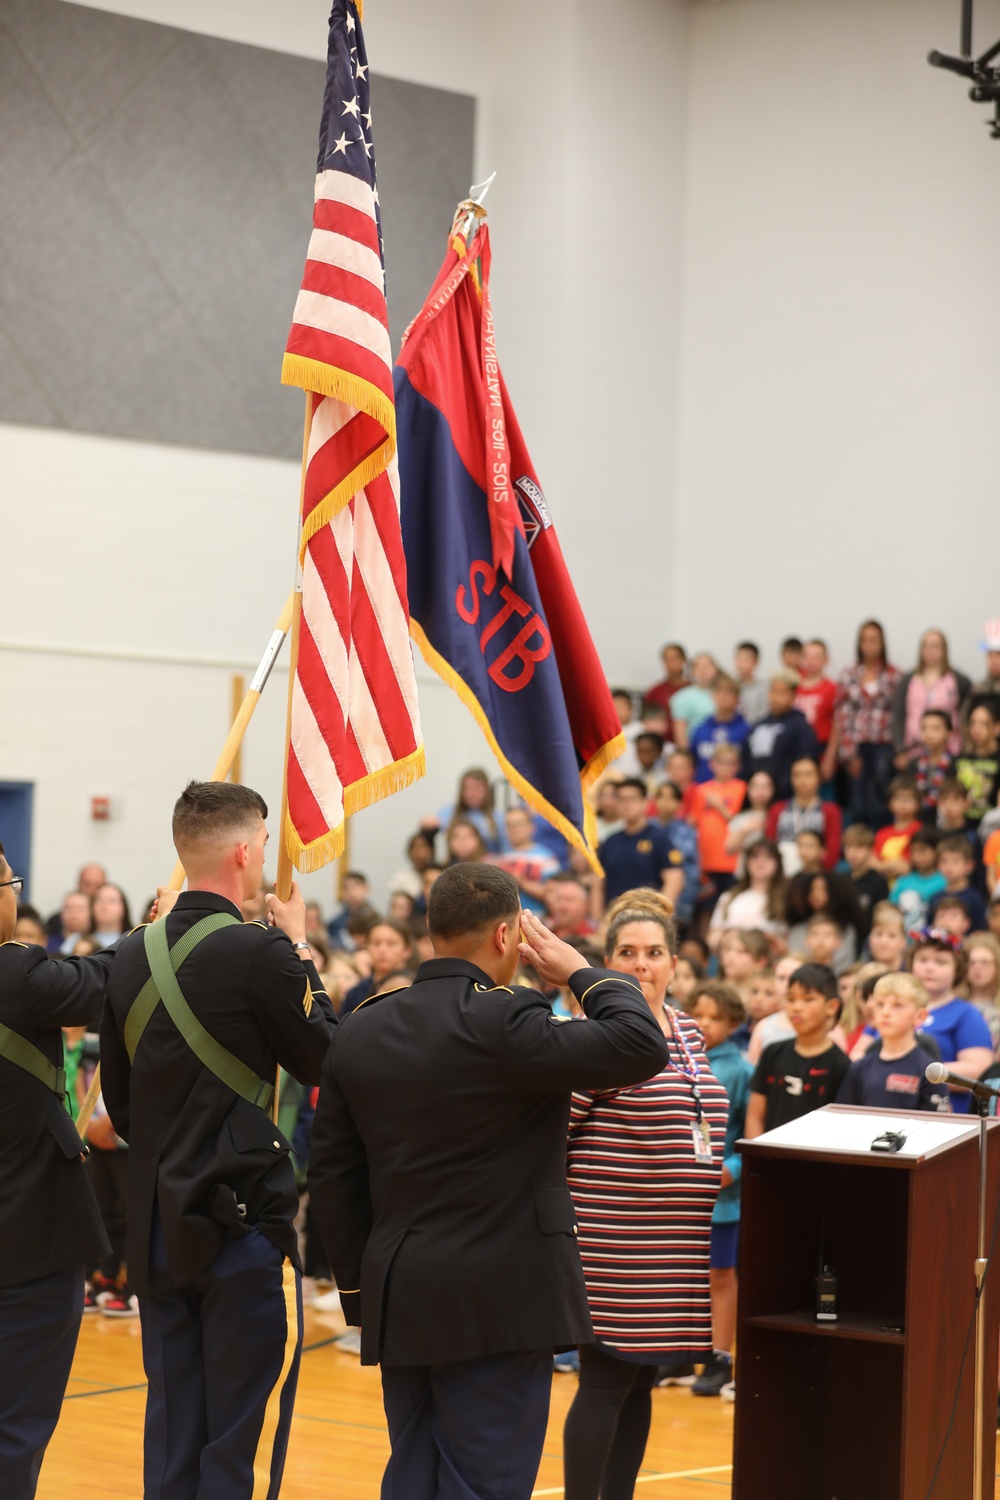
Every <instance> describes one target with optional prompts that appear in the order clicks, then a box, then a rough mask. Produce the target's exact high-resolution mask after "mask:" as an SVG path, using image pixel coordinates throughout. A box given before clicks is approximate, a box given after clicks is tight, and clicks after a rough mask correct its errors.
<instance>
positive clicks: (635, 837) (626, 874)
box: [593, 776, 684, 918]
mask: <svg viewBox="0 0 1000 1500" xmlns="http://www.w3.org/2000/svg"><path fill="white" fill-rule="evenodd" d="M648 804H649V797H648V795H647V792H646V788H645V785H644V784H643V783H642V782H641V781H640V780H639V779H638V777H631V776H630V777H627V778H626V779H625V780H624V781H620V782H619V783H618V813H619V816H620V817H621V819H622V824H623V826H622V828H621V829H620V830H619V832H618V833H612V834H610V835H609V837H608V838H606V839H605V840H604V841H603V842H602V843H601V844H599V845H598V850H597V853H598V857H599V859H600V861H601V864H602V866H603V868H604V879H603V881H601V880H598V881H596V882H595V885H594V887H593V893H594V901H595V908H594V913H593V915H594V917H595V918H597V917H599V916H600V915H601V912H602V911H603V910H604V907H605V906H606V905H608V904H609V903H610V902H612V901H616V900H617V899H618V897H619V896H620V895H621V894H622V892H623V891H627V890H631V888H632V887H633V886H637V885H648V886H652V888H653V889H654V890H662V892H663V894H664V895H665V896H666V898H667V900H668V901H676V900H677V898H678V897H679V896H680V894H681V891H682V890H683V889H684V856H683V854H682V853H681V851H680V850H679V849H675V848H674V846H673V843H672V842H671V839H670V835H669V833H668V832H667V830H666V829H665V828H664V827H663V826H662V824H660V823H653V822H651V821H650V818H649V814H648V812H647V810H646V809H647V807H648Z"/></svg>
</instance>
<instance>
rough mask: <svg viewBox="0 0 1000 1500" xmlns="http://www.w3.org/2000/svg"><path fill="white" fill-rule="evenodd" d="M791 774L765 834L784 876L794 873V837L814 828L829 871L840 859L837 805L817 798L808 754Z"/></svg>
mask: <svg viewBox="0 0 1000 1500" xmlns="http://www.w3.org/2000/svg"><path fill="white" fill-rule="evenodd" d="M832 686H833V684H832V683H831V687H832ZM791 775H792V795H791V797H789V798H788V800H787V801H786V802H776V803H775V804H774V806H773V807H772V808H771V811H770V813H769V814H768V819H767V830H766V831H767V836H768V838H769V839H774V841H775V843H776V844H777V846H778V848H779V849H780V850H781V857H782V859H783V861H784V864H785V873H786V875H793V874H794V873H795V870H796V868H797V864H796V859H797V856H796V852H795V840H796V836H797V835H798V834H799V833H801V832H802V830H803V829H805V828H810V829H813V830H814V831H815V832H817V833H819V834H820V835H821V837H822V840H823V847H824V851H825V860H826V867H827V869H828V870H832V869H833V868H834V866H835V865H836V863H837V861H838V860H839V858H840V836H841V835H840V828H841V815H840V808H839V807H837V805H836V804H835V803H833V802H822V801H821V800H820V795H819V789H820V770H819V766H818V765H817V763H816V761H815V760H812V759H811V758H810V757H808V756H805V757H803V759H802V760H797V761H796V762H795V764H794V765H793V766H792V772H791Z"/></svg>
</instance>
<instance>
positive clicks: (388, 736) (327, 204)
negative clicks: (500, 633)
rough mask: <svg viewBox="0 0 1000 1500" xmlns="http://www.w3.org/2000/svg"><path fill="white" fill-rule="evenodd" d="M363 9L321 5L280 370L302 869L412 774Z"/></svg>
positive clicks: (293, 782) (292, 836) (418, 765)
mask: <svg viewBox="0 0 1000 1500" xmlns="http://www.w3.org/2000/svg"><path fill="white" fill-rule="evenodd" d="M360 13H361V6H360V4H355V3H353V0H335V3H334V6H333V11H332V13H331V16H330V41H329V52H328V60H327V76H326V92H325V95H324V99H323V119H322V123H321V125H320V140H319V160H318V162H317V168H316V170H317V176H316V192H315V207H314V210H313V232H312V236H311V238H310V241H309V250H308V254H307V258H306V266H305V272H304V274H303V277H302V287H301V290H300V292H299V295H298V298H297V300H296V303H295V312H294V314H293V319H292V328H291V332H290V333H289V335H288V344H287V347H286V351H285V358H284V362H283V364H282V371H281V378H282V381H283V382H284V383H285V384H286V385H297V386H301V387H302V389H303V390H304V391H305V392H306V439H305V445H304V454H303V476H302V536H301V548H302V558H301V560H302V613H301V623H300V626H299V639H298V654H297V658H296V661H295V665H294V671H295V680H294V682H293V686H292V709H291V737H290V743H289V746H288V766H287V772H288V775H287V788H288V818H287V822H286V825H285V830H284V837H285V842H286V847H287V849H288V852H289V854H290V856H291V858H292V861H293V863H294V864H295V865H296V866H297V868H298V869H300V870H316V869H319V868H320V866H322V865H324V864H326V863H327V861H328V860H330V859H335V858H336V857H337V856H338V855H339V854H340V853H341V852H342V850H343V846H344V820H345V817H347V816H350V814H352V813H354V812H357V811H358V810H359V809H360V808H362V807H367V806H368V805H369V804H370V803H372V802H375V801H377V800H378V799H379V798H381V797H385V796H388V795H389V794H390V793H392V792H394V791H398V790H399V789H400V788H401V787H403V786H406V785H408V784H409V783H410V782H411V781H415V780H416V779H417V778H418V777H419V776H422V775H423V771H424V749H423V742H422V739H421V734H420V721H419V718H418V714H417V688H416V681H415V678H414V672H413V657H412V654H411V649H410V641H409V623H408V622H409V610H408V607H407V600H406V565H405V562H404V560H403V546H402V540H401V537H400V530H399V486H398V481H397V478H396V462H395V457H394V455H395V448H396V414H395V407H394V405H393V392H392V352H391V349H390V345H389V321H388V315H387V312H386V302H385V275H384V270H383V255H382V226H381V220H380V214H379V202H378V188H377V186H376V181H375V153H374V148H373V145H372V131H371V124H372V115H371V101H370V94H369V83H368V58H367V54H366V52H365V44H364V39H363V37H362V35H361V26H360Z"/></svg>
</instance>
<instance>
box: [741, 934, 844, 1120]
mask: <svg viewBox="0 0 1000 1500" xmlns="http://www.w3.org/2000/svg"><path fill="white" fill-rule="evenodd" d="M786 1011H787V1014H788V1019H789V1021H790V1022H791V1024H792V1026H793V1028H794V1030H795V1036H794V1037H793V1038H791V1039H790V1040H788V1041H779V1042H773V1043H772V1044H771V1046H769V1047H765V1048H764V1051H763V1053H762V1054H761V1059H760V1062H759V1063H758V1064H757V1069H756V1072H755V1073H754V1076H753V1078H752V1080H751V1082H750V1100H749V1103H748V1104H747V1119H746V1133H747V1136H748V1138H750V1139H753V1137H754V1136H758V1135H761V1134H763V1132H764V1131H765V1130H773V1129H774V1128H775V1126H777V1125H784V1124H786V1123H787V1122H788V1121H790V1120H798V1119H801V1117H802V1116H803V1115H806V1114H809V1113H810V1112H811V1111H812V1110H814V1109H820V1108H821V1107H822V1106H823V1105H824V1104H830V1103H831V1102H832V1101H833V1100H834V1099H835V1098H836V1096H837V1091H838V1090H839V1088H840V1085H841V1083H842V1082H843V1079H844V1076H845V1075H846V1073H847V1070H848V1067H849V1063H848V1061H847V1055H846V1053H845V1052H843V1051H842V1050H841V1048H840V1047H838V1046H837V1045H836V1044H835V1043H833V1042H832V1041H831V1040H830V1032H831V1030H832V1028H833V1027H834V1026H836V1024H837V1021H838V1020H839V1017H840V999H839V996H838V994H837V979H836V976H835V974H834V972H833V970H832V969H830V968H827V967H826V965H824V964H812V963H810V964H803V965H802V967H801V968H799V969H796V971H795V973H794V974H793V975H792V977H791V979H790V980H789V982H788V1000H787V1003H786Z"/></svg>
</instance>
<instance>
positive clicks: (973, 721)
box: [955, 704, 1000, 827]
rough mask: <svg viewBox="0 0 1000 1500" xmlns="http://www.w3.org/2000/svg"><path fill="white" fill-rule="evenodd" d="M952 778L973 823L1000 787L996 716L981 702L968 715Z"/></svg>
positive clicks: (978, 820)
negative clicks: (964, 797) (958, 785)
mask: <svg viewBox="0 0 1000 1500" xmlns="http://www.w3.org/2000/svg"><path fill="white" fill-rule="evenodd" d="M955 780H956V781H958V782H960V783H961V785H962V786H963V787H964V788H965V791H966V794H967V797H968V806H967V809H966V817H967V819H968V821H969V823H970V825H971V826H972V827H976V826H977V825H978V823H979V822H980V820H981V819H982V818H983V817H984V816H985V814H986V813H988V812H989V810H990V808H991V807H993V806H994V805H995V803H996V796H997V789H998V788H1000V740H998V738H997V724H996V720H995V719H994V717H993V715H992V713H991V712H990V710H989V708H987V706H986V705H985V704H980V705H979V707H978V708H974V709H973V710H972V712H971V713H970V715H969V722H968V725H967V727H966V735H965V744H964V746H963V748H962V753H961V754H960V755H959V757H958V759H957V760H956V761H955Z"/></svg>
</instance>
